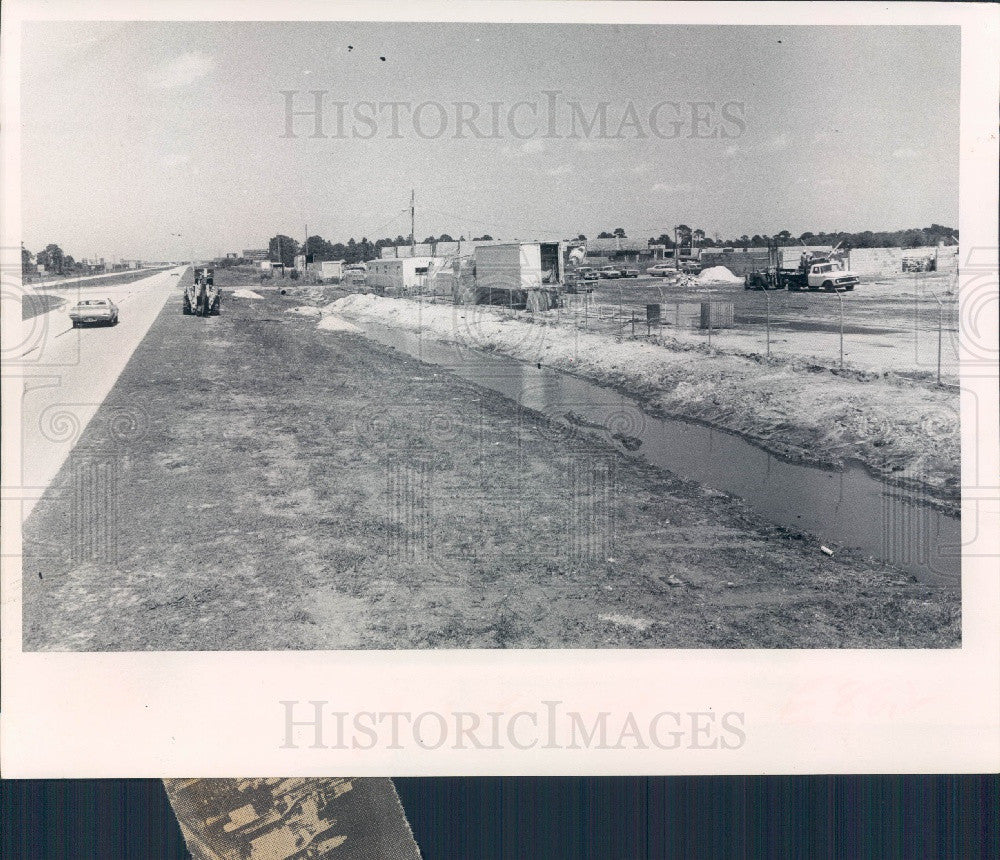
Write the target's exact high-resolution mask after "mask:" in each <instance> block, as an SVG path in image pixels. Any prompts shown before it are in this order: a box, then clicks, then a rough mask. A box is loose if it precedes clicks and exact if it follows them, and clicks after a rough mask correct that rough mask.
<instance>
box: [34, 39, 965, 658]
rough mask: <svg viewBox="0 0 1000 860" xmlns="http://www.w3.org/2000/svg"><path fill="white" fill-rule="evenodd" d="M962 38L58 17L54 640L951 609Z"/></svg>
mask: <svg viewBox="0 0 1000 860" xmlns="http://www.w3.org/2000/svg"><path fill="white" fill-rule="evenodd" d="M959 58H960V52H959V29H958V28H957V27H892V28H878V29H874V28H867V27H829V26H816V27H796V28H781V27H750V26H743V27H739V26H737V27H719V26H701V27H671V26H663V27H655V26H642V27H636V26H632V27H629V26H583V25H571V24H568V25H520V26H519V25H513V24H511V25H505V24H432V23H423V24H419V23H402V22H388V23H383V22H378V23H376V22H371V23H357V24H352V23H334V22H331V23H281V22H279V23H243V22H231V23H224V22H219V23H216V22H208V23H204V22H202V23H190V24H188V23H182V22H172V23H157V22H128V23H120V22H119V23H102V22H74V23H72V24H70V23H59V22H44V23H37V24H30V23H29V24H26V25H25V27H24V41H23V54H22V81H21V92H22V126H21V142H22V144H21V145H22V152H23V169H22V174H21V194H22V202H23V234H24V242H23V247H22V250H21V256H22V272H21V275H22V278H23V284H24V295H23V299H22V316H23V318H24V320H25V325H26V332H27V333H28V340H26V342H25V349H24V350H23V353H22V355H21V356H19V359H20V360H21V361H22V362H24V363H25V365H26V366H27V367H30V368H32V373H34V372H36V371H37V373H38V375H39V378H32V379H31V380H29V381H28V384H27V385H26V387H25V392H24V397H23V413H22V424H21V431H22V434H23V437H22V439H23V449H22V450H23V466H22V478H23V484H24V487H25V492H24V498H23V502H22V510H23V517H24V545H23V571H24V578H23V589H24V591H23V600H24V604H23V613H24V614H23V618H24V624H23V643H24V648H25V650H26V651H51V650H56V651H107V650H111V651H139V650H152V651H169V650H198V651H206V650H285V649H414V648H417V649H424V648H425V649H447V648H460V649H461V648H487V649H488V648H518V649H532V648H955V647H958V646H960V644H961V618H962V615H961V601H960V586H961V564H960V562H961V529H960V525H961V523H960V516H959V513H960V512H959V505H960V474H959V467H960V462H959V454H960V445H959V411H958V405H959V380H958V357H959V356H958V339H957V337H958V325H959V313H958V267H959V265H960V261H961V255H962V252H963V246H962V243H961V236H960V233H959V229H958V157H959V140H958V133H959Z"/></svg>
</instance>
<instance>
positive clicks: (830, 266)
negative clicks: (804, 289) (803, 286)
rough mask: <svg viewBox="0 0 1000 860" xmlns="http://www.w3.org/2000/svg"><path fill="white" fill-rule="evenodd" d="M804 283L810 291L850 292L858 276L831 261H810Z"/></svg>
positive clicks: (856, 282) (855, 284)
mask: <svg viewBox="0 0 1000 860" xmlns="http://www.w3.org/2000/svg"><path fill="white" fill-rule="evenodd" d="M806 283H807V285H808V287H809V289H810V290H819V289H824V290H827V291H829V292H834V291H837V290H846V291H851V290H853V289H854V288H855V287H856V286H857V284H858V276H857V275H855V274H854V272H848V271H846V270H844V269H842V268H841V266H840V264H839V263H836V262H833V261H832V260H812V261H810V262H809V263H808V273H807V275H806Z"/></svg>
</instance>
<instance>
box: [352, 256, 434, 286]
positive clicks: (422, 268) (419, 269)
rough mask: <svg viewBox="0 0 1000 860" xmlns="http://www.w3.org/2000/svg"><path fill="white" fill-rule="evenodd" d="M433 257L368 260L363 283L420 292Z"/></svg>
mask: <svg viewBox="0 0 1000 860" xmlns="http://www.w3.org/2000/svg"><path fill="white" fill-rule="evenodd" d="M434 259H435V258H434V257H396V258H392V257H390V258H388V259H382V260H370V261H369V262H368V264H367V265H368V273H367V276H366V278H365V283H366V284H367V285H368V286H369V287H378V288H379V289H383V290H390V291H392V292H397V293H414V292H420V291H421V289H422V288H423V286H424V285H425V283H426V281H427V273H428V270H429V269H430V268H431V267H432V265H433V263H434Z"/></svg>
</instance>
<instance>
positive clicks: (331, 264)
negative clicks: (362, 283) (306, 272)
mask: <svg viewBox="0 0 1000 860" xmlns="http://www.w3.org/2000/svg"><path fill="white" fill-rule="evenodd" d="M317 265H318V266H319V276H320V277H321V278H322V279H323V280H327V279H329V280H337V281H339V280H340V279H341V278H342V277H344V261H343V260H321V261H320V262H319V263H318V264H317Z"/></svg>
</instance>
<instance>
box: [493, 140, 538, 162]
mask: <svg viewBox="0 0 1000 860" xmlns="http://www.w3.org/2000/svg"><path fill="white" fill-rule="evenodd" d="M501 152H502V153H503V154H504V155H506V156H507V157H508V158H517V157H519V156H522V155H540V154H541V153H543V152H545V141H544V140H543V139H541V138H537V137H533V138H531V139H530V140H526V141H524V143H522V144H520V145H519V146H511V145H510V144H509V143H508V144H506V145H505V146H504V147H503V149H502V150H501Z"/></svg>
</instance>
